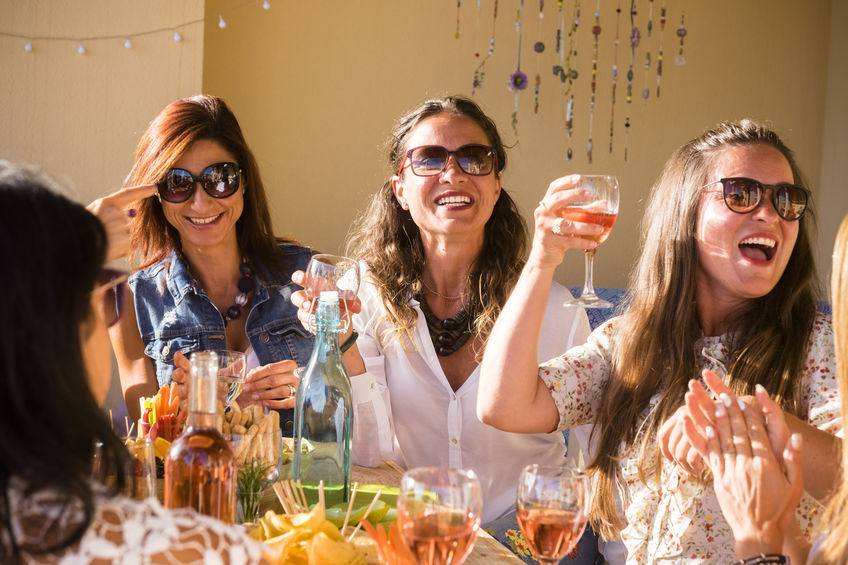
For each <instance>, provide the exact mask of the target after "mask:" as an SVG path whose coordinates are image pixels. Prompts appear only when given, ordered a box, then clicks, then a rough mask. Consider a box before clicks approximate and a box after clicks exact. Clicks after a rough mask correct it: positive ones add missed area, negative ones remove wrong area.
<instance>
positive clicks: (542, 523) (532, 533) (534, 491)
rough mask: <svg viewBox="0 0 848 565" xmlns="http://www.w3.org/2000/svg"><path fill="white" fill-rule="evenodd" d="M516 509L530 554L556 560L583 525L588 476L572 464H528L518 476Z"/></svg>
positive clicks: (544, 560) (575, 539)
mask: <svg viewBox="0 0 848 565" xmlns="http://www.w3.org/2000/svg"><path fill="white" fill-rule="evenodd" d="M516 509H517V518H518V525H519V526H520V527H521V531H522V532H523V533H524V537H525V539H526V540H527V544H528V545H529V546H530V550H531V551H532V552H533V556H534V557H535V558H536V559H538V560H539V562H541V563H559V561H560V559H562V558H563V557H565V555H566V554H568V553H569V552H570V551H571V550H572V549H574V546H575V545H577V542H578V541H579V540H580V536H581V535H583V529H584V528H585V527H586V519H587V518H586V514H587V512H588V509H589V478H588V476H587V475H586V473H585V472H584V471H582V470H580V469H577V468H575V467H573V466H571V465H563V466H545V465H528V466H527V467H525V468H524V470H522V471H521V477H520V478H519V479H518V495H517V497H516Z"/></svg>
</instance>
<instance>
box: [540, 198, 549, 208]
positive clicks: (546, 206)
mask: <svg viewBox="0 0 848 565" xmlns="http://www.w3.org/2000/svg"><path fill="white" fill-rule="evenodd" d="M539 206H541V207H542V208H544V209H545V210H547V209H548V205H547V204H545V201H544V200H539Z"/></svg>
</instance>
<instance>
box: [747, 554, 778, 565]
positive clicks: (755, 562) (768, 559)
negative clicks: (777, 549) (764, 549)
mask: <svg viewBox="0 0 848 565" xmlns="http://www.w3.org/2000/svg"><path fill="white" fill-rule="evenodd" d="M761 563H782V564H785V565H788V564H789V558H788V557H786V556H785V555H781V554H779V553H761V554H759V555H757V556H756V557H749V558H748V559H740V560H739V561H737V562H736V565H760V564H761Z"/></svg>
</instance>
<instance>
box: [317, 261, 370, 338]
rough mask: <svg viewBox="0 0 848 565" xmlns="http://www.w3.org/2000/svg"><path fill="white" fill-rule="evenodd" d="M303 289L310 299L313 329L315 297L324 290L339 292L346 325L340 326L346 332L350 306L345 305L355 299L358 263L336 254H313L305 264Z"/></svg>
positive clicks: (357, 289)
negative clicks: (307, 263)
mask: <svg viewBox="0 0 848 565" xmlns="http://www.w3.org/2000/svg"><path fill="white" fill-rule="evenodd" d="M304 289H305V290H306V295H307V296H308V297H309V299H310V300H311V301H312V304H311V306H310V308H309V319H310V322H309V323H310V326H311V327H312V329H313V331H314V330H315V329H316V328H315V321H314V317H315V313H314V310H315V308H316V306H317V304H318V301H317V300H315V299H316V298H317V297H318V296H320V295H321V293H322V292H323V291H325V290H335V291H336V292H338V293H339V300H341V301H342V302H344V304H345V323H346V324H347V325H346V326H345V327H344V328H342V331H343V332H346V331H347V329H348V328H349V327H350V323H351V319H350V308H348V307H347V306H348V305H349V304H352V303H353V301H354V300H356V293H357V292H359V263H357V262H356V261H354V260H353V259H349V258H347V257H339V256H338V255H327V254H318V255H313V256H312V258H311V259H310V260H309V265H307V266H306V280H305V281H304Z"/></svg>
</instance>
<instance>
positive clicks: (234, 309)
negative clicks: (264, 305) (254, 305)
mask: <svg viewBox="0 0 848 565" xmlns="http://www.w3.org/2000/svg"><path fill="white" fill-rule="evenodd" d="M239 271H241V278H240V279H239V281H238V289H239V293H238V295H236V303H235V304H233V305H232V306H230V307H229V308H227V312H226V313H225V314H224V326H225V327H226V325H227V324H228V323H230V322H231V321H233V320H235V319H236V318H238V317H239V316H241V309H242V307H243V306H246V305H247V301H248V298H247V295H248V294H249V293H251V292H253V289H255V288H256V281H254V280H253V278H252V275H253V270H252V269H251V268H250V265H248V264H247V259H242V262H241V265H239Z"/></svg>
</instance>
